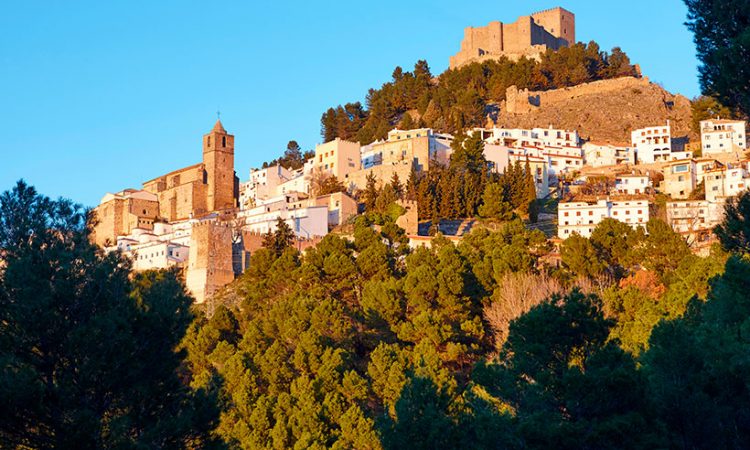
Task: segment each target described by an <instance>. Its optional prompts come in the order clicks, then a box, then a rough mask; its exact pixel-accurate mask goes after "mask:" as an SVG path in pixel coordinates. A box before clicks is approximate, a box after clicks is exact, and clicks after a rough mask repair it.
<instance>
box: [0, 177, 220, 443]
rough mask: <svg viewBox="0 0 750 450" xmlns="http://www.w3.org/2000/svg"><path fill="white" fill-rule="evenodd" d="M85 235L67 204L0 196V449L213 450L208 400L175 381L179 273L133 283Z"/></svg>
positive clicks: (117, 259) (24, 192)
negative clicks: (0, 324)
mask: <svg viewBox="0 0 750 450" xmlns="http://www.w3.org/2000/svg"><path fill="white" fill-rule="evenodd" d="M89 233H90V228H89V227H88V226H87V225H86V214H85V212H84V211H83V210H82V208H81V207H80V206H78V205H74V204H73V203H71V202H69V201H67V200H56V201H52V200H50V199H49V198H47V197H44V196H42V195H39V194H37V192H36V191H35V190H34V188H32V187H30V186H28V185H26V184H25V183H24V182H22V181H21V182H19V183H18V184H17V185H16V187H15V188H14V189H13V191H11V192H5V193H3V194H2V195H0V255H2V258H3V269H2V271H0V323H2V326H0V361H2V363H1V364H0V398H1V399H2V405H3V406H2V410H3V412H2V414H0V447H3V448H187V447H194V448H213V447H215V446H216V444H217V442H215V438H214V437H213V436H212V434H211V431H212V429H213V428H214V427H215V426H216V424H217V419H218V411H216V407H215V403H214V401H212V400H211V398H210V397H209V396H208V395H207V393H206V392H205V391H193V390H192V389H190V388H189V387H188V386H187V385H185V384H184V382H183V380H182V379H181V377H182V376H183V375H184V376H188V377H189V375H190V374H189V372H188V371H181V372H182V373H181V374H179V375H178V369H180V367H181V357H182V355H181V354H180V353H178V352H176V351H175V348H177V346H178V344H179V342H180V339H181V338H182V336H183V335H184V334H185V332H186V329H187V327H188V326H189V324H190V322H191V320H192V319H193V315H192V312H191V309H190V306H191V303H192V301H193V300H192V298H190V297H189V296H188V295H187V293H186V291H185V287H184V285H183V284H182V282H181V281H180V279H179V277H178V273H177V272H176V271H149V272H144V273H138V274H131V273H130V264H129V261H127V260H125V259H123V258H122V257H121V256H120V255H119V254H118V253H116V252H113V253H108V254H107V253H104V252H103V251H102V250H101V249H100V248H98V247H96V246H95V245H94V244H92V243H91V242H90V235H89Z"/></svg>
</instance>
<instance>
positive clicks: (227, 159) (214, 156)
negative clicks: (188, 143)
mask: <svg viewBox="0 0 750 450" xmlns="http://www.w3.org/2000/svg"><path fill="white" fill-rule="evenodd" d="M203 164H204V166H205V169H206V180H205V181H206V184H207V192H206V207H207V209H208V211H209V212H213V211H218V210H222V209H230V208H234V207H235V206H236V205H237V201H236V199H235V186H234V184H235V181H234V180H235V176H234V136H233V135H231V134H229V133H227V131H226V130H225V129H224V126H223V125H222V124H221V120H217V121H216V124H215V125H214V128H213V130H211V132H210V133H208V134H206V135H204V136H203Z"/></svg>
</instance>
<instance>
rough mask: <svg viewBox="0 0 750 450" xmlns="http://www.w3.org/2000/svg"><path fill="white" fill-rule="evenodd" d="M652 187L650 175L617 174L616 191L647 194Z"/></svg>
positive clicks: (626, 193)
mask: <svg viewBox="0 0 750 450" xmlns="http://www.w3.org/2000/svg"><path fill="white" fill-rule="evenodd" d="M650 188H651V179H650V178H649V176H648V175H641V174H635V173H625V174H620V175H617V176H615V192H617V193H618V194H624V195H641V194H647V193H648V191H649V190H650Z"/></svg>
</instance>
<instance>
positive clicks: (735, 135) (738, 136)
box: [700, 119, 747, 155]
mask: <svg viewBox="0 0 750 450" xmlns="http://www.w3.org/2000/svg"><path fill="white" fill-rule="evenodd" d="M700 128H701V149H702V150H703V154H704V155H710V154H714V153H729V152H734V151H740V152H744V151H745V150H746V149H747V134H746V133H745V121H744V120H725V119H709V120H702V121H701V123H700Z"/></svg>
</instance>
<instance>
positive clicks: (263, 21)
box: [0, 0, 699, 206]
mask: <svg viewBox="0 0 750 450" xmlns="http://www.w3.org/2000/svg"><path fill="white" fill-rule="evenodd" d="M261 5H262V6H261ZM557 5H560V6H562V7H564V8H566V9H569V10H571V11H573V12H574V13H575V14H576V26H577V30H576V34H577V38H578V40H580V41H589V40H592V39H593V40H596V41H597V42H598V43H599V44H600V45H601V47H602V48H604V49H610V48H611V47H613V46H620V47H622V48H623V49H624V50H625V51H626V52H627V53H628V54H629V55H630V57H631V59H632V60H633V61H634V62H636V63H639V64H640V65H641V68H642V70H643V73H644V74H645V75H647V76H649V77H650V78H651V80H652V81H656V82H660V83H662V84H663V85H664V86H665V87H666V88H667V89H668V90H670V91H672V92H679V93H681V94H684V95H686V96H688V97H693V96H695V95H697V94H698V92H699V88H698V82H697V65H698V62H697V60H696V59H695V49H694V46H693V42H692V35H691V34H690V33H689V32H688V31H687V30H686V28H685V27H684V25H683V23H684V21H685V15H686V9H685V6H684V4H683V2H682V1H681V0H658V1H653V0H651V1H645V0H630V1H627V2H624V1H611V2H610V1H608V2H603V1H593V0H565V1H563V2H560V3H558V2H555V1H536V0H527V1H515V0H514V1H511V0H495V1H491V2H480V1H473V0H464V1H460V2H456V1H443V0H432V1H429V2H428V1H391V0H383V1H378V2H370V3H369V4H367V5H366V4H365V2H352V1H346V2H343V1H325V2H310V1H287V2H262V3H261V2H257V1H256V2H248V1H236V2H235V1H218V0H216V1H210V2H209V1H205V2H198V1H187V0H173V1H153V0H150V1H140V0H131V1H120V2H115V1H101V0H100V1H74V2H58V1H53V0H48V1H35V0H24V1H16V2H5V3H4V5H3V9H2V14H0V135H1V136H2V144H0V152H2V156H3V158H2V162H1V163H0V190H5V189H8V188H10V187H11V186H12V185H13V183H14V182H15V180H17V179H19V178H24V179H26V180H27V181H28V182H30V183H31V184H33V185H35V186H36V187H37V188H38V189H39V190H40V191H41V192H42V193H44V194H46V195H49V196H51V197H58V196H64V197H68V198H72V199H73V200H75V201H77V202H81V203H83V204H85V205H89V206H91V205H96V204H97V203H98V201H99V199H100V198H101V197H102V196H103V195H104V194H105V193H106V192H108V191H110V192H114V191H117V190H120V189H123V188H126V187H140V183H141V182H142V181H144V180H149V179H151V178H153V177H155V176H158V175H160V174H162V173H166V172H169V171H171V170H174V169H177V168H180V167H183V166H186V165H190V164H194V163H196V162H199V161H200V158H201V136H202V135H203V134H204V133H206V132H208V131H209V130H210V129H211V127H212V126H213V123H214V122H215V120H216V111H217V109H218V110H220V111H221V118H222V122H223V123H224V126H225V127H226V129H227V130H228V131H229V132H230V133H233V134H234V135H235V136H236V143H235V147H236V156H235V166H236V170H237V174H238V175H239V176H240V179H242V180H244V179H246V178H247V176H248V175H247V174H248V172H249V169H250V167H253V166H257V165H259V164H261V163H262V162H263V161H265V160H270V159H273V158H275V157H276V156H277V155H279V154H280V153H281V152H283V150H284V148H285V147H286V143H287V142H288V141H289V140H290V139H296V140H297V141H298V142H299V143H300V144H301V145H302V147H303V148H304V149H309V148H313V147H314V145H315V144H316V143H317V142H318V141H319V140H320V115H321V113H322V112H323V111H325V110H326V109H327V108H328V107H329V106H332V105H336V104H339V103H344V102H347V101H355V100H360V101H363V100H364V96H365V94H366V92H367V89H368V88H370V87H378V86H380V85H381V84H382V83H383V82H385V81H387V80H388V79H389V78H390V75H391V73H392V71H393V68H394V67H395V66H397V65H400V66H402V67H404V68H405V69H409V70H410V69H411V68H412V67H413V65H414V62H416V61H417V60H418V59H426V60H427V61H428V62H429V64H430V67H431V68H432V71H433V73H434V74H438V73H440V72H442V71H443V70H445V68H446V67H447V65H448V57H449V56H450V55H451V54H453V53H455V52H456V51H457V50H458V48H459V46H460V42H461V38H462V36H463V28H464V27H466V26H483V25H486V23H487V22H490V21H493V20H500V21H504V22H512V21H514V20H515V19H516V17H517V16H519V15H523V14H528V13H531V12H533V11H537V10H540V9H546V8H549V7H553V6H557ZM604 5H606V6H604Z"/></svg>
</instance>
